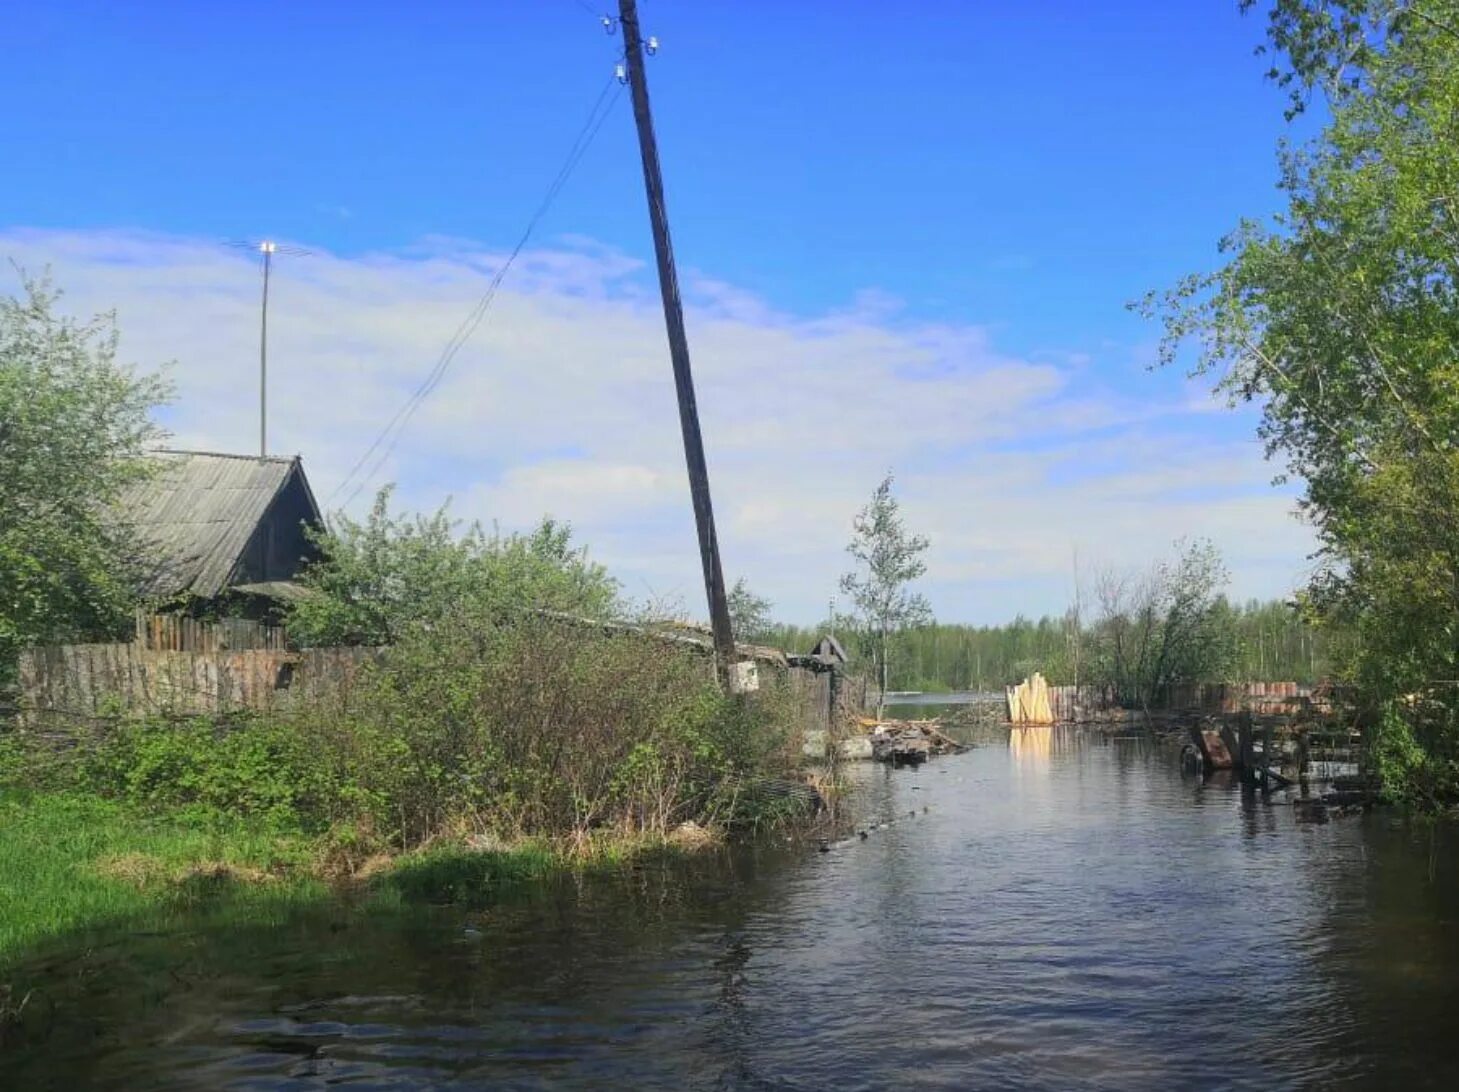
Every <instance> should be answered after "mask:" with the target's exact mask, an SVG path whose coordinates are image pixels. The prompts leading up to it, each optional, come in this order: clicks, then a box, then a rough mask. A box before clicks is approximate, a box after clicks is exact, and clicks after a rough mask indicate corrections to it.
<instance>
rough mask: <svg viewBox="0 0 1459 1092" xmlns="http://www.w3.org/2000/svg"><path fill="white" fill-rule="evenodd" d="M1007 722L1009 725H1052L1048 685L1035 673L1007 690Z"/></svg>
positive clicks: (1052, 712) (1052, 713)
mask: <svg viewBox="0 0 1459 1092" xmlns="http://www.w3.org/2000/svg"><path fill="white" fill-rule="evenodd" d="M1007 693H1008V720H1009V723H1011V724H1053V723H1054V709H1053V706H1052V705H1051V704H1050V702H1049V684H1048V683H1047V682H1045V681H1044V677H1043V676H1042V675H1041V674H1039V673H1038V672H1037V671H1035V672H1034V673H1033V677H1032V678H1028V679H1024V680H1023V682H1021V683H1019V684H1018V685H1017V686H1010V687H1009V688H1008V691H1007Z"/></svg>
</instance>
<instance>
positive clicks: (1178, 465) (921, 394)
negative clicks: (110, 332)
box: [0, 229, 1311, 621]
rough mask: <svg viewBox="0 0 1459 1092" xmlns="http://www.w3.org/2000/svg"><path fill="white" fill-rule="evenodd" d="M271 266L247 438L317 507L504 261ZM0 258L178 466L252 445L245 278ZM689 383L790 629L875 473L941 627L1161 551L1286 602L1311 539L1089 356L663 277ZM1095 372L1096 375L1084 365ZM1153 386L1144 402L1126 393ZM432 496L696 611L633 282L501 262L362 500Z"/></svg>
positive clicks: (763, 583)
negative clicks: (282, 459) (129, 397)
mask: <svg viewBox="0 0 1459 1092" xmlns="http://www.w3.org/2000/svg"><path fill="white" fill-rule="evenodd" d="M310 249H311V250H312V251H313V253H312V254H311V255H309V256H307V257H297V258H288V257H286V258H283V259H281V260H280V261H279V263H278V265H277V266H276V267H275V278H274V281H273V285H272V308H271V312H270V407H269V419H270V436H271V441H272V442H271V447H272V450H274V451H275V452H290V453H292V452H299V453H302V454H303V455H304V457H305V464H306V466H307V468H308V470H309V474H310V477H311V479H312V480H313V482H314V484H315V490H316V493H317V494H318V495H319V496H320V497H321V499H323V498H325V497H329V496H331V494H336V495H335V497H334V499H335V502H336V503H337V502H338V501H340V500H341V499H343V498H344V497H346V496H348V495H349V494H348V492H342V493H337V487H338V486H339V484H340V482H341V480H342V479H343V478H344V476H345V475H346V473H347V472H348V471H349V470H350V468H351V467H352V466H353V465H354V463H355V462H356V461H357V460H358V459H359V457H360V456H361V455H362V454H363V453H364V451H365V449H366V448H367V447H368V446H369V444H370V442H371V441H372V440H373V439H374V438H375V436H376V435H377V433H378V432H379V430H380V429H381V428H383V427H384V425H385V423H386V422H387V421H389V420H390V419H391V417H392V416H393V415H394V414H395V413H396V412H397V410H398V409H399V408H400V406H401V404H402V403H403V402H404V401H405V400H406V398H407V397H408V396H409V395H410V394H411V392H412V391H414V390H415V389H416V388H417V386H418V385H419V384H420V382H421V380H422V379H423V378H424V376H425V375H426V374H427V373H428V372H429V370H430V369H431V368H432V366H433V365H434V364H435V362H436V360H437V359H438V357H439V356H440V353H441V351H442V348H443V347H444V345H445V344H446V341H447V339H448V337H449V336H450V335H451V334H452V333H453V332H454V331H455V330H456V329H457V327H458V326H459V325H460V324H461V321H462V319H463V318H464V317H465V316H466V315H467V313H468V312H470V310H471V309H472V307H473V306H474V305H475V303H476V301H477V299H478V298H479V297H480V295H481V293H482V292H483V291H484V290H485V287H486V284H487V282H488V281H489V280H490V278H491V276H492V274H493V272H494V271H495V270H496V269H497V268H498V267H499V263H500V262H501V261H502V259H503V255H501V254H500V253H498V252H496V251H493V250H491V249H489V248H484V247H482V246H481V245H480V244H478V243H475V242H473V241H471V240H460V239H439V238H435V239H429V240H424V241H423V242H422V243H420V244H419V245H417V246H414V247H412V248H410V249H409V250H408V251H402V252H397V253H374V254H365V255H361V256H357V257H342V256H338V255H334V254H331V253H328V252H326V251H322V250H320V249H319V248H318V247H312V246H311V248H310ZM0 254H3V255H5V256H7V257H9V258H11V259H13V260H15V261H16V262H18V263H19V264H21V265H22V266H24V267H27V268H28V269H30V270H31V271H38V270H40V269H41V268H43V267H45V266H50V267H51V269H52V272H53V274H54V277H55V279H56V281H57V283H58V284H59V285H60V286H61V287H62V288H63V289H65V291H66V293H67V296H66V306H68V307H69V308H70V309H72V310H74V311H76V312H81V313H88V312H91V311H96V310H104V309H112V308H115V309H116V311H117V312H118V318H119V322H120V325H121V329H122V334H123V343H122V348H123V354H124V356H125V357H126V358H128V359H130V360H135V361H138V362H141V363H145V364H155V363H159V362H161V361H164V360H175V361H176V367H175V369H174V371H173V376H174V378H175V380H176V382H177V388H178V397H177V400H176V402H175V404H174V405H173V406H172V407H171V408H170V409H169V410H168V411H167V424H168V426H169V427H170V428H171V429H172V431H173V432H174V434H175V439H174V443H175V444H176V445H177V446H189V447H202V448H212V449H221V450H229V451H250V450H253V449H254V448H255V446H256V443H257V439H256V437H257V336H258V311H257V308H258V280H257V270H256V267H255V266H254V264H253V262H252V260H251V258H250V256H248V255H244V254H240V253H238V252H236V251H230V250H227V249H225V248H222V247H220V246H217V245H215V244H213V243H212V242H210V241H206V240H198V239H188V238H178V237H173V236H163V235H155V234H144V233H137V232H123V231H113V232H58V231H36V230H19V229H17V230H12V231H10V232H8V233H0ZM686 284H687V285H689V290H690V311H689V315H688V325H689V334H690V342H691V347H692V350H693V358H694V371H695V380H696V385H697V388H698V398H699V406H700V410H701V415H702V418H703V424H704V434H705V441H706V446H707V450H708V456H709V461H710V470H711V476H712V478H713V484H714V491H715V501H716V504H717V506H718V509H717V512H718V516H719V522H720V537H721V547H722V552H723V556H724V558H725V565H726V568H727V575H728V576H729V578H730V579H734V578H735V577H736V576H739V575H744V576H746V577H748V578H749V580H750V581H751V583H752V584H753V585H755V586H756V587H757V588H758V589H759V590H761V591H762V592H763V593H764V594H767V595H769V596H770V597H771V598H773V599H774V600H776V601H777V603H778V604H779V607H780V612H781V613H782V614H784V615H786V616H787V617H793V618H795V617H798V618H804V619H809V618H811V617H814V616H816V614H817V613H818V612H819V611H821V610H822V609H823V607H824V604H825V602H826V600H827V599H828V598H829V596H830V595H831V593H832V591H833V589H834V586H835V581H836V577H837V575H838V574H839V573H840V571H841V570H842V569H843V568H844V560H845V555H844V552H843V550H844V545H845V542H846V539H847V537H848V534H849V526H850V519H851V515H852V514H853V512H854V511H855V510H856V509H857V508H858V507H859V506H860V505H861V504H862V503H863V502H864V500H865V498H866V496H867V495H868V494H869V493H870V491H871V489H872V488H873V486H874V485H875V484H876V482H877V480H878V479H879V477H880V475H881V474H882V473H883V472H884V471H885V470H886V469H887V468H888V467H895V468H896V470H897V473H898V479H899V483H900V486H899V491H900V494H901V495H902V496H903V498H904V500H905V506H906V511H907V515H908V519H909V521H910V522H911V523H912V525H913V526H914V527H915V528H917V529H919V530H923V531H925V532H926V533H928V534H929V535H930V536H931V537H932V539H933V543H934V546H933V550H932V551H931V553H930V555H929V564H930V569H929V573H928V577H927V581H926V586H927V590H928V592H929V593H930V595H931V597H932V599H933V603H934V606H935V607H936V609H937V610H938V612H939V614H940V615H941V616H942V617H944V618H948V619H967V620H973V621H995V620H998V619H1000V618H1003V617H1006V616H1009V615H1011V614H1013V613H1015V612H1017V611H1023V612H1025V613H1034V614H1036V613H1040V612H1043V611H1054V610H1058V609H1061V607H1062V606H1063V604H1064V603H1065V602H1066V600H1067V596H1068V589H1069V585H1070V582H1071V577H1070V571H1071V564H1070V559H1071V553H1072V549H1073V547H1074V546H1075V544H1077V545H1078V548H1079V551H1080V556H1081V559H1082V560H1083V561H1084V563H1085V564H1086V565H1088V566H1091V567H1093V566H1095V565H1098V564H1101V563H1107V564H1133V563H1139V562H1143V561H1145V560H1147V559H1149V558H1150V557H1152V556H1154V555H1155V554H1158V553H1162V552H1164V551H1166V550H1167V549H1168V548H1169V545H1170V543H1171V541H1172V540H1173V539H1175V538H1177V537H1179V536H1181V535H1192V534H1202V535H1208V536H1209V537H1211V538H1213V539H1215V540H1216V542H1217V543H1218V544H1219V545H1220V546H1221V547H1222V548H1223V550H1224V552H1225V554H1226V557H1227V559H1228V562H1229V564H1230V566H1231V568H1232V570H1233V572H1234V574H1235V577H1236V579H1235V581H1234V586H1233V591H1234V592H1236V593H1237V594H1241V595H1246V594H1253V595H1270V594H1279V593H1283V592H1285V591H1286V590H1288V589H1289V588H1290V587H1291V586H1292V585H1293V584H1294V583H1295V582H1297V581H1298V580H1300V579H1301V576H1302V573H1303V572H1304V571H1305V561H1304V558H1305V555H1306V554H1307V553H1308V552H1309V551H1310V548H1311V536H1310V533H1309V532H1308V531H1307V530H1306V529H1305V528H1303V527H1302V526H1301V525H1300V524H1298V523H1296V522H1295V521H1294V520H1292V519H1291V518H1290V517H1289V515H1288V513H1289V510H1290V507H1291V498H1290V494H1289V493H1284V492H1279V491H1276V490H1273V489H1272V488H1270V486H1269V485H1268V481H1269V479H1270V476H1271V472H1270V469H1269V468H1268V467H1267V466H1265V464H1263V463H1262V461H1261V457H1260V450H1259V448H1258V446H1257V445H1256V444H1255V442H1254V441H1251V440H1249V439H1248V438H1247V437H1248V436H1249V427H1250V423H1249V420H1244V419H1236V418H1226V417H1223V416H1219V415H1213V414H1211V412H1210V410H1211V408H1212V407H1211V402H1210V399H1209V398H1207V397H1206V396H1205V395H1203V394H1201V393H1199V389H1198V388H1196V387H1192V388H1190V389H1188V390H1187V391H1184V392H1181V393H1180V394H1179V396H1178V397H1176V398H1174V399H1171V400H1167V401H1158V400H1152V397H1153V396H1151V395H1150V392H1148V391H1145V390H1141V389H1129V390H1125V391H1111V390H1108V389H1105V388H1102V387H1101V386H1099V382H1100V380H1099V377H1098V373H1097V370H1096V369H1094V368H1092V367H1091V365H1090V360H1089V358H1088V357H1087V356H1085V355H1084V354H1080V353H1069V354H1066V355H1063V356H1062V357H1061V358H1060V359H1062V360H1063V361H1064V364H1062V365H1059V364H1050V363H1039V362H1034V361H1030V360H1025V359H1021V358H1018V357H1016V356H1013V355H1011V354H1008V353H1005V352H1002V351H1000V350H999V349H998V347H997V346H996V345H995V344H994V343H993V341H992V339H991V338H990V336H989V334H988V331H987V329H985V328H983V327H980V326H977V325H973V324H955V323H949V322H936V323H931V322H918V321H916V320H915V319H913V318H910V317H908V315H907V310H906V308H905V307H904V306H903V305H902V304H901V303H900V302H899V301H897V300H896V299H895V298H894V297H892V296H889V295H886V294H885V293H882V292H879V291H875V290H872V289H869V290H868V291H867V292H865V293H863V294H861V295H860V296H858V298H857V299H855V300H853V301H851V302H850V304H849V305H847V306H846V307H844V308H840V309H836V310H834V311H831V312H828V313H825V314H820V315H811V316H798V315H791V314H787V313H784V312H783V311H780V310H778V309H777V308H775V307H774V306H773V305H772V304H771V303H770V302H768V301H765V300H763V299H760V298H758V297H756V296H754V295H753V294H751V293H747V292H745V291H743V290H741V289H739V288H737V287H736V286H733V285H728V284H725V283H723V282H720V281H717V280H715V279H714V278H712V277H709V276H706V275H703V274H697V273H696V274H694V275H692V276H689V277H686ZM1107 348H1108V347H1107V346H1105V347H1102V349H1104V350H1107ZM1152 387H1153V385H1152ZM388 480H395V481H398V482H399V487H400V490H399V495H400V498H401V500H402V501H403V502H405V503H408V504H410V505H413V506H417V507H428V508H433V507H435V506H436V505H437V504H439V503H440V502H441V501H442V500H444V499H445V498H446V496H447V495H454V497H455V498H456V499H455V503H454V504H453V511H454V512H455V513H456V514H457V515H458V516H461V517H464V518H472V519H481V520H482V521H483V522H486V523H491V522H492V521H497V522H499V523H500V524H501V525H502V526H503V527H506V528H513V527H524V526H528V525H530V524H531V523H533V522H534V521H535V520H536V519H537V518H538V517H539V516H540V515H542V514H544V513H548V512H550V513H551V514H553V515H554V516H556V517H558V518H561V519H566V520H569V521H571V522H573V523H574V524H576V525H577V526H578V527H579V528H580V530H581V531H582V533H583V536H584V538H585V539H586V540H587V541H588V542H589V543H590V545H591V546H592V547H593V549H594V552H595V553H596V554H597V555H598V556H599V557H600V558H601V559H602V560H604V561H605V562H607V563H608V564H609V565H610V566H612V567H613V568H614V569H615V570H616V571H618V572H619V574H620V575H621V576H622V577H623V578H624V581H625V584H626V586H627V587H628V588H629V590H630V592H632V593H634V594H639V595H643V594H647V593H648V591H650V590H651V592H652V593H653V594H654V595H656V596H658V597H670V598H672V597H678V598H680V599H682V600H683V602H685V603H686V604H689V605H690V607H691V608H692V607H693V606H695V605H697V604H698V603H699V602H700V595H699V592H698V553H697V549H696V546H695V541H694V529H693V523H692V519H691V518H690V511H689V502H688V496H687V487H686V484H685V475H684V470H683V455H682V448H681V442H680V436H679V422H678V415H677V409H676V403H675V399H674V389H673V381H672V375H671V372H670V368H669V362H668V354H667V350H666V347H665V339H664V333H663V326H662V313H661V311H660V305H659V300H658V293H657V288H656V286H655V284H654V283H653V281H652V279H651V270H650V269H648V268H646V267H645V265H644V263H642V262H640V261H638V260H637V259H634V258H631V257H629V256H626V255H624V254H621V253H619V252H616V251H613V250H610V249H607V248H604V247H603V246H601V245H599V244H597V243H595V242H593V241H592V240H587V239H578V238H574V239H569V240H564V241H562V242H560V243H559V244H558V245H557V246H555V247H552V248H544V249H539V250H534V251H528V252H526V253H524V254H523V255H522V257H521V259H520V260H519V262H518V264H517V266H516V267H515V268H514V269H513V270H512V272H511V275H510V276H509V277H508V278H507V280H506V282H505V284H504V287H503V289H502V291H501V293H500V294H499V296H498V297H497V299H496V301H495V304H494V306H493V309H492V311H491V313H490V315H489V316H488V318H487V320H486V322H485V323H484V324H483V325H482V326H481V328H480V329H479V330H478V331H477V332H476V334H475V336H474V337H473V338H472V339H471V340H470V341H469V343H468V344H466V346H465V347H464V348H463V349H462V350H461V352H460V353H459V355H458V356H457V357H456V359H455V362H454V364H453V365H452V367H451V370H450V371H449V373H448V374H447V375H446V377H445V378H444V380H443V381H442V382H441V384H440V386H439V388H438V389H437V390H436V391H435V392H434V394H433V395H432V396H431V397H430V398H429V399H428V400H426V401H425V402H424V404H423V405H422V407H421V409H420V411H419V412H418V413H417V414H416V415H415V417H414V419H413V420H412V421H411V422H410V424H409V426H408V427H407V428H406V429H405V430H404V433H403V435H402V437H401V439H400V442H399V444H398V445H397V446H396V447H395V448H394V450H393V451H392V452H391V453H390V455H389V457H388V459H386V460H385V461H384V463H383V464H382V465H381V468H380V473H379V474H378V475H376V476H375V478H374V479H373V480H372V482H371V485H370V487H369V488H367V489H364V490H362V491H361V492H360V493H359V494H358V495H355V496H354V497H353V499H352V501H351V507H352V508H355V509H359V508H362V507H363V506H364V505H365V504H366V503H367V502H368V499H369V495H370V493H371V492H372V490H373V487H374V486H375V485H378V484H380V483H383V482H385V481H388Z"/></svg>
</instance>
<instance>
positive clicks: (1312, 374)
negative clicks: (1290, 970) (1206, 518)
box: [1146, 0, 1459, 761]
mask: <svg viewBox="0 0 1459 1092" xmlns="http://www.w3.org/2000/svg"><path fill="white" fill-rule="evenodd" d="M1271 41H1272V44H1273V46H1274V47H1275V49H1276V51H1277V52H1278V55H1279V56H1278V63H1277V65H1276V66H1275V67H1274V74H1275V75H1276V77H1277V78H1278V79H1279V80H1280V81H1282V82H1284V83H1285V84H1286V85H1287V86H1288V87H1290V88H1291V89H1292V90H1293V92H1294V100H1293V102H1294V108H1297V107H1300V106H1301V105H1302V104H1303V103H1304V102H1305V98H1306V96H1309V95H1312V94H1319V95H1321V96H1323V97H1324V98H1325V100H1326V104H1327V106H1328V110H1329V114H1330V120H1329V122H1328V124H1327V125H1326V126H1325V128H1324V129H1323V130H1322V132H1321V134H1320V135H1319V136H1318V137H1317V138H1316V139H1314V140H1313V141H1311V142H1310V143H1308V144H1306V145H1305V146H1302V147H1297V148H1292V147H1283V149H1282V150H1281V156H1280V164H1281V188H1282V190H1283V191H1284V192H1285V194H1286V198H1287V208H1286V210H1285V212H1284V213H1283V214H1282V216H1280V217H1279V218H1278V219H1277V220H1276V222H1275V223H1274V224H1272V225H1271V226H1269V227H1266V226H1261V225H1257V224H1252V223H1247V224H1244V225H1242V226H1241V227H1240V228H1239V229H1238V230H1237V231H1236V232H1235V233H1234V234H1233V235H1232V236H1230V237H1229V238H1228V239H1227V240H1226V241H1225V243H1224V247H1223V249H1224V251H1225V253H1226V254H1227V255H1228V261H1227V264H1226V265H1225V266H1224V267H1222V268H1221V269H1219V270H1218V271H1216V272H1215V273H1213V274H1209V275H1206V276H1196V277H1190V278H1187V279H1186V280H1185V281H1183V282H1182V283H1181V284H1179V285H1178V286H1177V287H1176V288H1175V290H1174V291H1172V292H1169V293H1167V294H1166V295H1165V296H1164V297H1162V298H1154V297H1152V298H1151V299H1150V300H1147V301H1146V304H1147V310H1148V311H1150V312H1159V313H1161V314H1162V315H1163V318H1164V321H1165V326H1166V339H1165V344H1164V350H1163V358H1164V359H1165V360H1166V361H1172V360H1174V359H1175V358H1176V355H1177V350H1178V348H1179V347H1180V346H1181V344H1182V343H1184V342H1186V341H1188V340H1189V341H1194V342H1195V343H1196V345H1197V346H1198V349H1199V355H1198V357H1197V359H1196V364H1195V371H1196V372H1197V373H1198V374H1202V375H1208V376H1211V377H1212V378H1213V379H1214V381H1215V383H1216V386H1217V388H1218V389H1219V390H1222V391H1225V392H1226V393H1227V394H1228V395H1229V396H1230V397H1231V399H1232V400H1233V401H1234V402H1254V403H1256V404H1257V405H1259V406H1260V407H1261V411H1262V420H1261V426H1260V434H1261V436H1262V438H1263V439H1264V440H1265V442H1266V444H1267V448H1268V452H1269V454H1271V455H1272V456H1273V457H1277V458H1280V459H1282V460H1284V461H1285V463H1286V465H1287V467H1288V468H1289V470H1290V471H1291V473H1293V474H1294V475H1296V476H1299V477H1300V478H1302V479H1303V481H1304V482H1305V491H1304V495H1303V507H1304V509H1305V512H1306V515H1307V517H1308V518H1309V520H1310V521H1311V523H1312V525H1313V526H1314V527H1315V528H1316V530H1317V533H1318V536H1319V540H1320V542H1321V546H1322V553H1321V557H1320V559H1319V560H1320V562H1321V565H1320V567H1319V569H1318V571H1317V573H1316V575H1315V577H1314V579H1313V581H1312V586H1311V587H1310V589H1309V592H1308V596H1307V600H1308V602H1309V604H1310V606H1311V609H1312V610H1313V611H1314V612H1315V613H1316V614H1317V615H1318V616H1319V617H1320V618H1322V619H1323V620H1325V621H1327V622H1329V623H1331V624H1334V625H1336V626H1339V627H1342V628H1345V629H1347V630H1348V631H1350V632H1352V633H1354V634H1355V635H1356V636H1357V638H1358V641H1357V644H1356V648H1355V650H1354V652H1355V655H1354V659H1353V663H1352V665H1351V674H1352V675H1353V677H1354V678H1355V680H1356V681H1358V682H1359V684H1360V686H1361V688H1362V691H1363V693H1364V695H1365V699H1366V702H1367V704H1369V705H1370V706H1372V707H1375V708H1390V709H1393V710H1397V711H1398V715H1402V716H1408V715H1410V714H1409V712H1407V711H1408V710H1411V709H1413V708H1414V705H1413V703H1412V702H1411V701H1409V698H1410V696H1412V697H1414V698H1415V699H1416V700H1418V701H1419V702H1420V704H1422V705H1423V706H1424V708H1425V709H1426V712H1425V713H1424V717H1423V723H1422V725H1419V726H1416V727H1417V728H1420V729H1421V730H1416V731H1415V733H1414V738H1415V739H1416V740H1417V741H1418V745H1419V746H1420V747H1421V748H1423V749H1424V750H1425V752H1426V753H1427V754H1428V755H1429V756H1430V757H1431V758H1432V759H1434V760H1435V761H1445V758H1444V756H1445V754H1446V753H1447V751H1448V750H1449V749H1451V748H1452V747H1453V746H1454V742H1453V741H1454V739H1455V738H1456V736H1459V685H1456V683H1455V680H1456V679H1459V443H1456V441H1459V352H1456V349H1459V281H1456V274H1459V203H1456V202H1459V198H1456V196H1455V195H1456V194H1459V140H1456V139H1455V132H1456V124H1459V48H1456V45H1459V2H1456V0H1412V2H1409V3H1402V4H1400V3H1397V2H1394V0H1323V2H1321V3H1319V2H1317V0H1278V2H1277V3H1276V4H1275V5H1274V7H1273V10H1272V21H1271ZM1395 703H1396V704H1395Z"/></svg>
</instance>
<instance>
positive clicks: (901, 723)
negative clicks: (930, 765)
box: [861, 720, 967, 766]
mask: <svg viewBox="0 0 1459 1092" xmlns="http://www.w3.org/2000/svg"><path fill="white" fill-rule="evenodd" d="M937 723H938V722H937V721H935V720H863V721H862V722H861V725H862V727H863V728H866V729H867V730H868V731H869V732H870V738H871V757H872V758H874V759H876V761H878V762H890V763H891V764H892V765H893V766H920V765H921V764H922V763H924V762H926V761H927V760H928V759H929V758H931V757H932V756H933V755H943V754H956V753H958V752H959V751H965V750H967V748H966V747H965V746H964V745H963V744H961V743H959V742H957V740H955V739H953V738H951V737H950V736H948V735H946V734H945V733H944V732H942V731H941V729H939V728H938V726H937Z"/></svg>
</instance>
